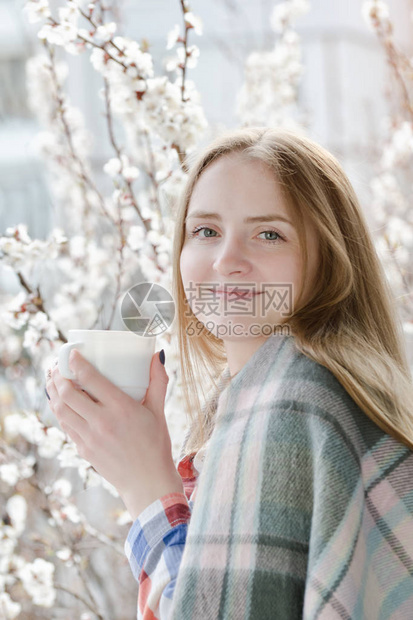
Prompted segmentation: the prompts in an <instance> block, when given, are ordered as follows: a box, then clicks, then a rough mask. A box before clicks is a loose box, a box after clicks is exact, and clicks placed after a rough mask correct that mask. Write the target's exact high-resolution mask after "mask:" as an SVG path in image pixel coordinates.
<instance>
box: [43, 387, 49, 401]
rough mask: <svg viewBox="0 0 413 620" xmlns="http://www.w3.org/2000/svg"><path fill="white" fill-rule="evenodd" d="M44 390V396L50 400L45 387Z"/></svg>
mask: <svg viewBox="0 0 413 620" xmlns="http://www.w3.org/2000/svg"><path fill="white" fill-rule="evenodd" d="M44 391H45V392H46V396H47V398H48V399H49V400H50V396H49V394H48V393H47V389H46V388H44Z"/></svg>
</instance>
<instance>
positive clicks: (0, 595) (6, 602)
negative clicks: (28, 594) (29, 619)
mask: <svg viewBox="0 0 413 620" xmlns="http://www.w3.org/2000/svg"><path fill="white" fill-rule="evenodd" d="M0 610H1V612H2V618H4V620H13V618H17V616H18V615H19V614H20V612H21V610H22V606H21V605H20V603H17V602H16V601H13V600H12V599H11V598H10V595H9V594H8V593H7V592H0Z"/></svg>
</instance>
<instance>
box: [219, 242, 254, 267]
mask: <svg viewBox="0 0 413 620" xmlns="http://www.w3.org/2000/svg"><path fill="white" fill-rule="evenodd" d="M216 251H217V254H216V255H215V260H214V263H213V268H214V269H215V271H216V272H217V273H219V274H220V275H223V276H227V275H229V274H232V273H245V274H248V273H249V271H250V270H251V262H250V260H249V259H248V258H247V256H246V254H245V248H243V247H242V244H241V243H240V242H239V241H237V240H236V239H227V240H226V241H225V242H224V243H222V244H221V245H220V247H219V248H218V249H217V250H216Z"/></svg>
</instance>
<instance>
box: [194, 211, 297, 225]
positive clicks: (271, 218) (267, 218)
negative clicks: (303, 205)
mask: <svg viewBox="0 0 413 620" xmlns="http://www.w3.org/2000/svg"><path fill="white" fill-rule="evenodd" d="M191 217H205V218H209V219H214V220H219V221H222V217H221V215H220V214H219V213H211V212H209V211H194V212H193V213H191V214H189V215H187V217H186V220H189V218H191ZM186 220H185V221H186ZM277 220H280V221H281V222H287V224H290V225H291V226H292V225H293V224H292V222H290V220H289V219H288V218H286V217H284V216H283V215H280V214H279V213H269V214H268V215H254V216H251V217H246V218H245V219H244V222H245V224H252V223H254V222H275V221H277Z"/></svg>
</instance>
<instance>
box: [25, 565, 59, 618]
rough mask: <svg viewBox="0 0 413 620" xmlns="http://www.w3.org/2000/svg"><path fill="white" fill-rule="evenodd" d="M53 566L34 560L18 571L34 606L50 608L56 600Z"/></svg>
mask: <svg viewBox="0 0 413 620" xmlns="http://www.w3.org/2000/svg"><path fill="white" fill-rule="evenodd" d="M54 571H55V567H54V564H52V563H51V562H47V561H46V560H43V558H36V559H35V560H34V562H31V563H30V562H28V563H27V564H26V565H25V566H24V567H22V568H21V569H20V570H19V571H18V576H19V578H20V579H21V582H22V584H23V587H24V589H25V590H26V592H27V593H28V594H29V595H30V596H31V597H32V600H33V603H34V604H35V605H40V606H42V607H52V605H53V603H54V602H55V600H56V590H55V589H54V587H53V574H54Z"/></svg>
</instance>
